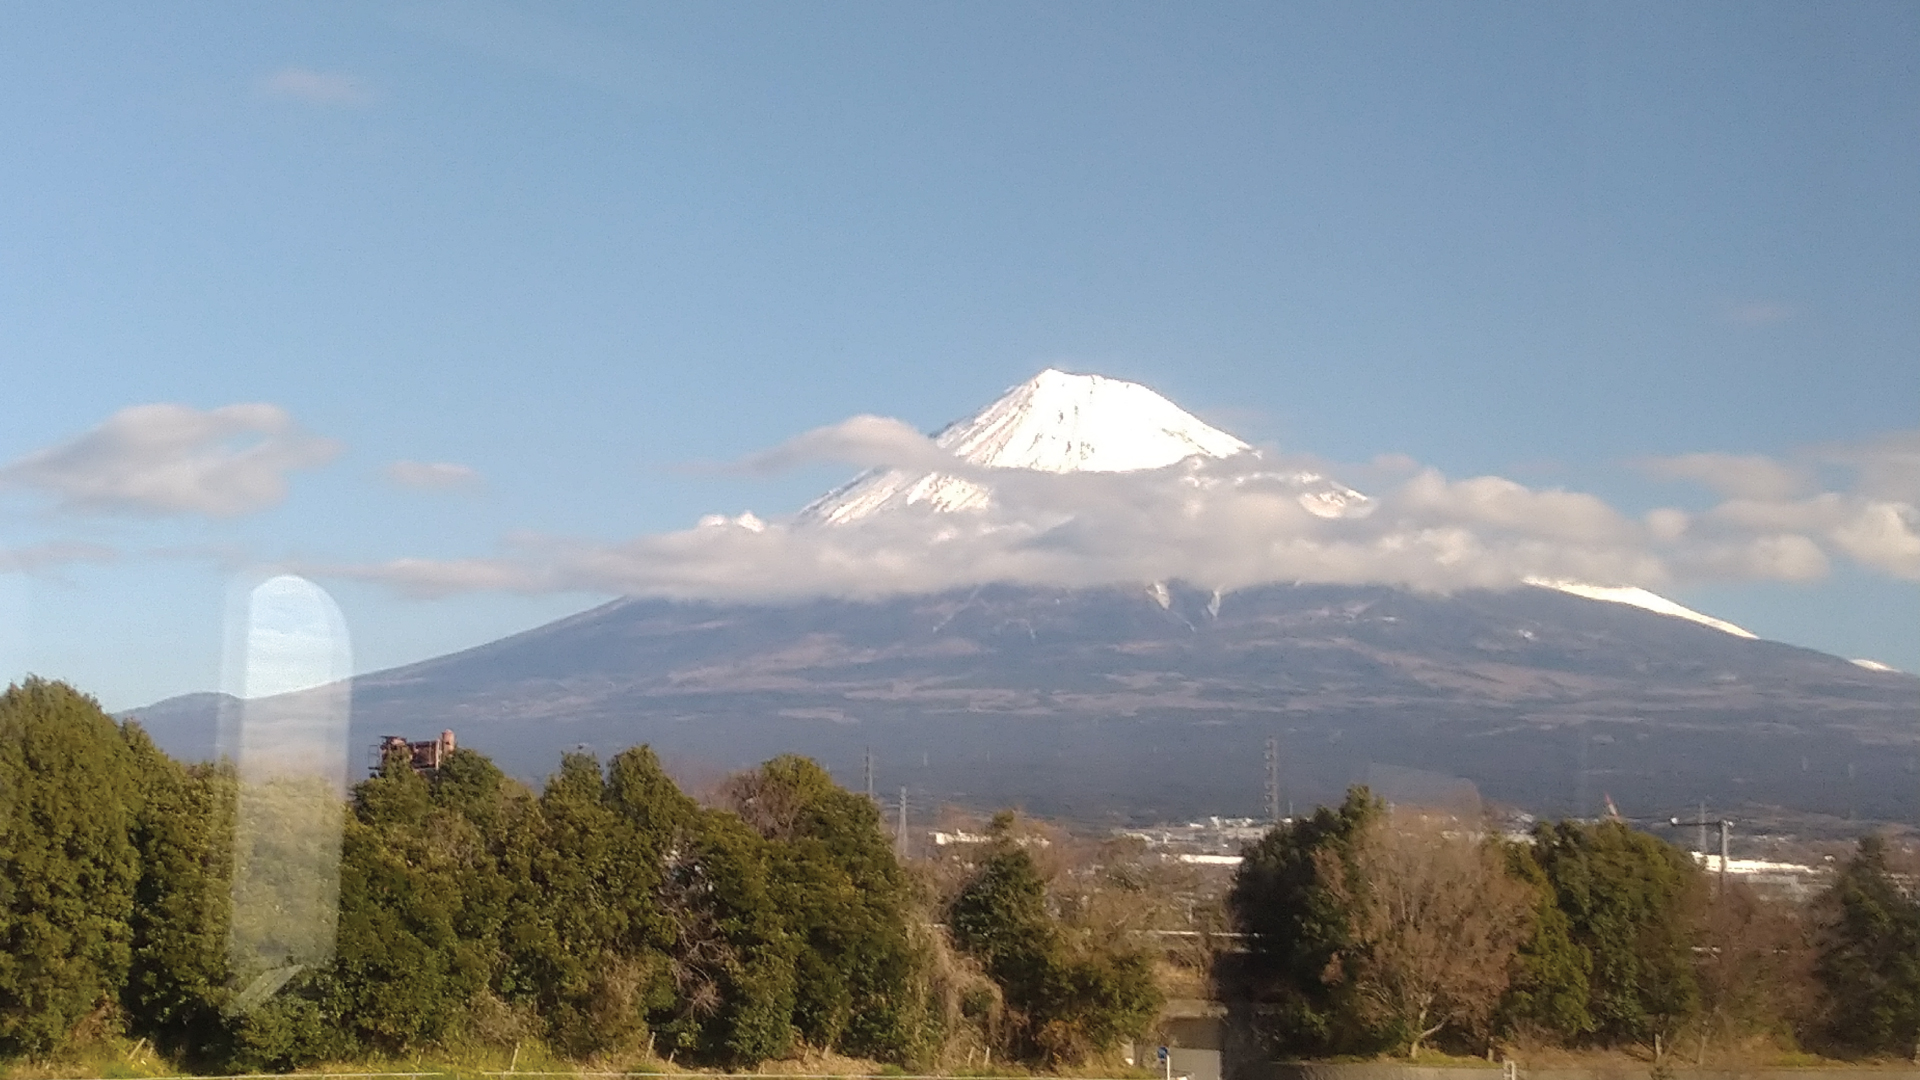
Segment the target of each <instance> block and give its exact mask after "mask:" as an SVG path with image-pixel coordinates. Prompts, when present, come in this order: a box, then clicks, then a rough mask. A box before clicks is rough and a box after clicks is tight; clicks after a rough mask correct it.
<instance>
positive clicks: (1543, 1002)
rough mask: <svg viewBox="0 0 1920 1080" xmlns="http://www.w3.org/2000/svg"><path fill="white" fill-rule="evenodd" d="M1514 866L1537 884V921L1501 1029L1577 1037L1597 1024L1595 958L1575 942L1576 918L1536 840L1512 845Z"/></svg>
mask: <svg viewBox="0 0 1920 1080" xmlns="http://www.w3.org/2000/svg"><path fill="white" fill-rule="evenodd" d="M1506 856H1507V867H1508V871H1509V872H1510V873H1511V874H1512V875H1513V876H1514V877H1516V878H1518V879H1519V880H1521V881H1523V882H1525V883H1526V884H1527V886H1528V887H1529V888H1530V889H1532V890H1533V925H1532V928H1531V930H1530V932H1529V933H1528V935H1527V938H1526V939H1525V940H1524V941H1522V942H1521V943H1520V949H1519V953H1518V954H1517V955H1516V956H1515V957H1514V973H1513V982H1512V984H1511V985H1510V986H1509V987H1508V988H1507V994H1506V998H1505V999H1504V1000H1503V1001H1502V1002H1501V1003H1500V1010H1499V1013H1498V1015H1497V1017H1496V1023H1497V1025H1498V1027H1499V1029H1501V1030H1504V1031H1506V1032H1508V1033H1509V1034H1519V1035H1523V1036H1540V1035H1545V1036H1550V1037H1552V1038H1553V1039H1555V1040H1556V1041H1559V1042H1563V1043H1565V1042H1571V1041H1573V1040H1575V1039H1578V1038H1580V1037H1581V1036H1584V1035H1585V1034H1587V1033H1588V1032H1590V1031H1592V1030H1593V1017H1592V1016H1591V1015H1590V1014H1589V1013H1588V1012H1587V991H1588V985H1589V983H1590V981H1591V980H1592V978H1593V958H1592V957H1591V956H1589V955H1588V953H1587V951H1586V950H1585V949H1583V948H1581V947H1580V946H1579V945H1577V944H1575V943H1574V940H1573V924H1572V922H1571V921H1570V920H1569V919H1568V918H1567V913H1566V912H1564V911H1562V910H1560V905H1559V902H1558V900H1559V897H1558V894H1556V893H1555V892H1554V889H1553V883H1552V882H1551V881H1548V880H1547V874H1546V871H1544V870H1542V869H1541V868H1540V863H1539V860H1537V859H1536V858H1534V852H1533V847H1532V845H1530V844H1508V845H1506Z"/></svg>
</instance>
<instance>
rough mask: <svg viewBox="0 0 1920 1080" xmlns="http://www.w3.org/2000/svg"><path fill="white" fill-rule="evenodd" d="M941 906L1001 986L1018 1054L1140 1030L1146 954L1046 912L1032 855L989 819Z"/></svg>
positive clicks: (1144, 1019)
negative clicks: (983, 841)
mask: <svg viewBox="0 0 1920 1080" xmlns="http://www.w3.org/2000/svg"><path fill="white" fill-rule="evenodd" d="M996 825H997V827H996V829H995V830H994V837H993V840H992V842H991V843H990V844H989V845H988V847H987V850H986V852H985V853H984V857H983V858H982V859H981V860H980V863H979V865H978V868H977V869H976V870H975V872H974V873H973V874H972V876H971V877H970V878H969V879H968V880H967V881H966V883H965V885H964V886H963V887H962V888H961V890H960V892H959V894H958V895H957V896H955V897H954V899H953V902H952V904H951V905H950V907H949V908H948V922H949V924H950V926H951V927H952V930H953V940H954V943H955V944H956V945H958V946H959V947H960V949H961V950H962V951H964V952H965V953H967V954H968V955H970V956H972V957H974V958H975V959H976V960H978V961H979V963H980V965H981V967H982V968H984V969H985V971H986V973H987V975H988V976H989V977H991V978H992V979H993V981H994V982H995V983H996V984H997V985H998V987H999V989H1000V993H1001V997H1002V1001H1003V1002H1004V1003H1005V1008H1006V1027H1007V1031H1008V1036H1009V1040H1010V1042H1011V1043H1012V1048H1013V1050H1014V1052H1015V1054H1016V1055H1018V1056H1021V1057H1027V1058H1038V1059H1040V1060H1042V1061H1044V1062H1046V1063H1048V1064H1061V1063H1071V1062H1075V1061H1078V1060H1080V1059H1082V1058H1084V1057H1085V1056H1086V1055H1087V1054H1089V1053H1092V1052H1095V1051H1102V1050H1108V1049H1111V1048H1112V1047H1113V1046H1114V1045H1115V1044H1117V1043H1118V1042H1119V1041H1120V1040H1121V1039H1123V1038H1125V1037H1127V1036H1130V1035H1134V1034H1137V1033H1139V1032H1142V1031H1145V1030H1146V1029H1147V1028H1149V1027H1150V1026H1151V1025H1152V1023H1153V1021H1154V1019H1155V1018H1156V1016H1157V1015H1158V1013H1159V1011H1160V1005H1161V998H1160V992H1159V989H1158V988H1157V987H1156V986H1155V985H1154V981H1153V972H1152V967H1151V965H1150V963H1149V960H1148V957H1147V956H1146V954H1144V953H1142V952H1139V951H1137V950H1131V949H1098V948H1087V947H1084V944H1083V943H1081V942H1078V941H1076V940H1075V938H1074V937H1073V936H1072V935H1069V934H1068V933H1066V932H1065V930H1064V929H1063V927H1062V926H1061V925H1060V922H1059V921H1058V920H1057V919H1056V918H1055V917H1054V916H1053V914H1052V913H1051V912H1049V910H1048V902H1047V887H1046V883H1045V881H1044V880H1043V879H1042V877H1041V874H1040V870H1039V867H1038V866H1036V865H1035V863H1034V860H1033V856H1032V855H1031V854H1029V853H1028V851H1027V850H1026V848H1024V847H1022V846H1021V845H1020V844H1019V843H1017V842H1016V841H1015V839H1014V838H1013V837H1012V836H1011V835H1010V834H1009V832H1008V830H1007V821H1006V819H1005V818H1002V819H1001V820H1000V821H999V822H997V823H996Z"/></svg>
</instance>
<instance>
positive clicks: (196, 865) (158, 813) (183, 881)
mask: <svg viewBox="0 0 1920 1080" xmlns="http://www.w3.org/2000/svg"><path fill="white" fill-rule="evenodd" d="M123 730H124V732H125V736H126V740H127V744H128V746H129V748H130V749H131V750H132V752H133V757H134V761H135V766H136V771H137V773H138V775H139V776H140V778H141V785H142V788H143V796H142V806H141V810H140V813H139V815H138V817H137V819H136V827H135V830H134V844H135V847H136V848H137V849H138V851H139V854H140V882H139V886H138V888H137V890H136V892H135V896H134V904H133V910H132V916H131V927H132V930H133V953H132V966H131V970H130V972H129V974H128V978H127V984H126V989H125V991H124V993H123V994H122V997H121V1000H122V1002H123V1003H124V1007H125V1010H126V1013H127V1016H128V1019H129V1027H130V1029H131V1030H132V1031H133V1032H134V1033H136V1034H138V1035H141V1036H143V1037H145V1038H148V1039H151V1040H152V1041H153V1044H154V1045H155V1046H156V1047H158V1048H159V1049H160V1050H161V1051H162V1052H164V1053H167V1054H169V1055H173V1056H175V1057H178V1058H181V1059H183V1060H184V1061H185V1062H186V1063H187V1064H189V1065H194V1066H200V1067H206V1066H211V1065H213V1064H215V1063H217V1062H218V1061H219V1060H221V1059H222V1056H223V1055H224V1054H225V1052H226V1039H227V1035H228V1030H227V1024H226V1022H225V1020H224V1019H223V1018H222V1017H221V1014H220V1010H221V1007H222V1006H223V1005H224V1004H225V1003H226V1001H227V999H228V996H229V988H228V985H227V984H228V982H229V980H230V976H229V974H228V971H227V924H228V918H229V913H230V908H231V899H230V897H229V894H228V890H227V883H228V880H229V878H230V876H231V875H232V872H233V806H234V777H233V773H232V771H231V770H230V769H227V768H222V767H216V766H210V765H197V766H193V767H186V766H182V765H180V764H179V763H177V762H175V761H174V760H173V759H171V758H169V757H167V756H166V755H165V754H163V753H161V752H160V751H159V749H158V748H156V747H155V746H154V745H153V743H152V741H151V740H150V739H148V738H147V737H146V734H145V733H144V732H142V731H141V730H140V729H139V728H138V727H136V726H134V725H131V724H129V725H127V727H126V728H124V729H123Z"/></svg>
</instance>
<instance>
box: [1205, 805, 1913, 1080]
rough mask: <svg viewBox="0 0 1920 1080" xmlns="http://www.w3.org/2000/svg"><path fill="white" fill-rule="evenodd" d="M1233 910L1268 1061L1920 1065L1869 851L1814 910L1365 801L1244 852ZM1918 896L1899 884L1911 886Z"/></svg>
mask: <svg viewBox="0 0 1920 1080" xmlns="http://www.w3.org/2000/svg"><path fill="white" fill-rule="evenodd" d="M1245 855H1246V858H1245V861H1244V862H1243V864H1242V866H1241V868H1240V870H1239V872H1238V874H1237V876H1236V879H1235V882H1234V886H1233V890H1232V893H1231V894H1230V897H1229V905H1230V907H1231V909H1232V912H1233V915H1234V917H1235V920H1236V922H1237V923H1238V924H1239V926H1240V928H1241V929H1242V930H1244V931H1246V932H1248V933H1250V934H1251V935H1252V937H1251V938H1250V955H1249V956H1248V957H1247V961H1248V962H1247V964H1246V965H1244V968H1243V969H1241V970H1237V971H1235V972H1234V973H1233V974H1234V977H1235V978H1234V981H1235V982H1236V983H1237V985H1231V986H1229V987H1228V992H1229V993H1233V994H1243V995H1245V996H1247V997H1249V998H1251V999H1252V1000H1253V1001H1254V1002H1255V1004H1256V1008H1255V1016H1256V1017H1257V1018H1258V1024H1259V1027H1260V1028H1261V1032H1262V1034H1263V1035H1264V1036H1265V1037H1266V1038H1267V1040H1268V1041H1269V1043H1270V1045H1271V1046H1272V1048H1273V1049H1275V1050H1276V1051H1278V1052H1282V1053H1289V1054H1304V1055H1326V1054H1371V1053H1378V1052H1382V1051H1387V1050H1392V1049H1394V1048H1395V1047H1396V1046H1397V1047H1398V1049H1399V1050H1400V1051H1402V1052H1409V1051H1410V1052H1416V1053H1417V1051H1418V1049H1419V1047H1420V1045H1421V1042H1422V1040H1423V1039H1426V1038H1428V1037H1436V1038H1437V1039H1438V1041H1441V1042H1443V1043H1447V1044H1450V1045H1451V1046H1452V1047H1453V1048H1454V1049H1456V1050H1461V1051H1467V1052H1475V1053H1478V1052H1480V1051H1482V1050H1485V1049H1487V1048H1488V1047H1489V1046H1490V1045H1491V1044H1492V1043H1493V1042H1496V1041H1505V1042H1509V1043H1511V1042H1523V1043H1528V1044H1533V1045H1539V1044H1542V1043H1547V1044H1555V1045H1560V1046H1567V1047H1625V1046H1642V1047H1646V1048H1648V1049H1653V1048H1655V1047H1660V1048H1666V1049H1668V1050H1671V1049H1672V1048H1675V1047H1678V1046H1683V1045H1684V1046H1686V1047H1687V1048H1688V1050H1689V1052H1690V1053H1691V1054H1693V1055H1695V1060H1696V1061H1697V1060H1701V1059H1703V1058H1704V1056H1705V1055H1706V1052H1707V1048H1708V1046H1709V1044H1710V1043H1711V1042H1712V1041H1714V1040H1733V1039H1739V1038H1770V1039H1773V1040H1774V1041H1775V1042H1776V1044H1778V1043H1782V1042H1784V1043H1789V1044H1800V1045H1807V1046H1811V1047H1815V1048H1818V1049H1821V1050H1823V1051H1827V1052H1831V1053H1837V1054H1841V1055H1843V1056H1874V1055H1881V1056H1888V1055H1891V1056H1898V1057H1909V1056H1914V1057H1920V897H1916V896H1915V894H1914V889H1913V879H1912V878H1911V877H1910V876H1909V877H1907V878H1904V879H1903V878H1902V877H1901V876H1900V875H1898V874H1896V873H1895V872H1894V871H1893V870H1892V869H1891V868H1890V867H1889V865H1888V860H1887V857H1886V851H1885V847H1884V845H1883V844H1882V843H1881V841H1879V840H1878V839H1875V838H1868V839H1866V840H1864V841H1862V842H1861V845H1860V849H1859V852H1858V853H1857V854H1856V855H1855V857H1854V858H1853V859H1852V861H1851V862H1849V863H1848V864H1847V866H1846V867H1845V868H1844V869H1843V871H1842V872H1841V873H1840V874H1839V876H1838V878H1837V880H1836V881H1835V882H1834V884H1833V885H1832V886H1831V887H1830V888H1829V889H1828V890H1827V891H1826V893H1825V894H1824V895H1823V896H1822V897H1821V898H1820V899H1819V900H1818V901H1817V902H1816V903H1814V904H1813V905H1811V906H1810V907H1809V908H1806V909H1800V908H1796V907H1793V906H1791V905H1787V904H1784V903H1783V902H1772V903H1769V902H1766V901H1761V900H1759V899H1757V898H1756V897H1755V896H1754V895H1753V894H1752V893H1750V892H1748V891H1746V890H1745V889H1743V888H1741V887H1740V886H1738V885H1737V883H1736V884H1733V885H1729V886H1728V887H1727V888H1726V889H1725V891H1724V893H1722V894H1719V895H1715V894H1714V892H1713V890H1712V889H1710V888H1709V885H1708V883H1707V882H1706V880H1705V879H1704V876H1703V875H1702V873H1701V872H1700V871H1699V870H1698V869H1697V868H1696V867H1695V865H1694V863H1693V861H1692V860H1691V859H1690V858H1688V857H1687V856H1686V854H1685V853H1683V852H1681V851H1679V850H1678V849H1676V848H1674V847H1673V846H1672V845H1670V844H1667V843H1665V842H1664V841H1662V840H1660V839H1658V838H1656V837H1654V836H1651V835H1649V834H1646V833H1643V832H1638V831H1635V830H1633V829H1631V828H1629V827H1628V826H1627V825H1626V824H1624V823H1621V822H1618V821H1605V822H1599V823H1584V822H1571V821H1563V822H1556V823H1551V824H1542V825H1540V826H1539V827H1538V828H1536V830H1535V831H1534V833H1533V835H1532V836H1531V837H1530V838H1528V840H1526V841H1525V842H1518V843H1515V842H1508V841H1503V840H1500V839H1497V838H1494V837H1490V836H1487V835H1485V834H1484V833H1482V832H1480V831H1479V827H1478V825H1477V824H1476V823H1470V822H1463V823H1458V824H1457V825H1456V827H1454V828H1452V829H1440V830H1438V831H1436V830H1435V828H1434V823H1433V822H1432V821H1431V820H1429V819H1423V818H1422V817H1421V816H1420V815H1417V814H1408V813H1390V812H1389V810H1388V808H1387V807H1386V806H1385V805H1384V804H1382V803H1381V802H1379V801H1378V800H1377V799H1375V798H1373V797H1372V796H1371V795H1369V794H1368V793H1367V792H1366V790H1365V789H1362V788H1356V789H1354V790H1353V791H1350V792H1349V793H1348V796H1347V799H1346V801H1345V802H1344V803H1343V804H1342V805H1341V806H1339V807H1337V808H1331V809H1330V808H1324V807H1323V808H1321V809H1319V810H1318V811H1316V812H1315V813H1314V814H1312V815H1311V816H1308V817H1305V818H1302V819H1300V820H1298V821H1295V822H1291V823H1288V824H1284V825H1281V826H1277V827H1275V828H1274V829H1273V830H1271V831H1270V832H1269V833H1268V834H1267V835H1266V836H1265V837H1264V838H1263V839H1262V840H1261V841H1260V842H1259V843H1257V844H1255V845H1252V846H1251V847H1249V848H1248V849H1247V851H1246V853H1245ZM1903 882H1904V883H1903Z"/></svg>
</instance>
